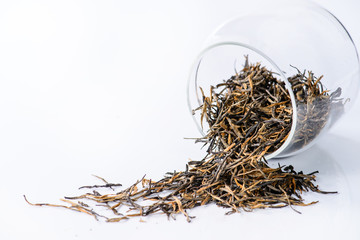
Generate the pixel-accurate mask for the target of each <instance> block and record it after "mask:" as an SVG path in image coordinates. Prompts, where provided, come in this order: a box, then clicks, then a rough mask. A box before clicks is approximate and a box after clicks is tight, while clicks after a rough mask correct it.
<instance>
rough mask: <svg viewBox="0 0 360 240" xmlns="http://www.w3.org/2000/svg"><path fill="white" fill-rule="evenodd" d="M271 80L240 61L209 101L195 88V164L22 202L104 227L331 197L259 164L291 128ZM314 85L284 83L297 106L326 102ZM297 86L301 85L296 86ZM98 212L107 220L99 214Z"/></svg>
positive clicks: (306, 180)
mask: <svg viewBox="0 0 360 240" xmlns="http://www.w3.org/2000/svg"><path fill="white" fill-rule="evenodd" d="M275 76H276V74H275V73H273V72H271V71H269V70H268V69H266V68H265V67H263V66H261V65H260V64H251V65H250V64H248V61H247V59H246V62H245V66H244V68H243V69H242V70H241V71H240V72H238V73H236V74H235V75H234V76H232V77H231V78H230V79H228V80H226V81H224V82H222V83H220V84H218V85H217V86H212V87H211V88H210V93H209V95H208V96H206V95H205V93H204V92H203V90H202V89H201V92H202V102H203V103H202V105H201V106H200V107H199V108H198V109H195V110H194V111H195V112H196V111H200V114H201V124H202V125H203V124H204V123H205V124H207V125H208V131H207V132H206V135H205V136H204V137H202V138H199V139H197V142H201V143H203V144H204V146H206V149H207V153H206V156H205V157H204V158H203V159H202V160H200V161H189V162H188V164H187V165H186V169H185V170H184V171H179V172H177V171H175V172H170V173H167V174H166V175H165V177H164V178H162V179H160V180H158V181H153V180H150V179H145V178H144V177H143V178H142V179H140V180H138V181H137V182H135V183H134V184H133V185H131V186H129V187H128V188H126V189H123V190H121V191H113V192H112V193H106V194H100V193H99V192H98V191H97V190H94V189H95V188H96V189H97V188H112V189H113V188H116V187H119V185H120V184H113V183H108V182H107V181H106V180H105V179H103V178H100V179H102V181H104V184H103V185H95V186H83V187H82V188H88V189H91V191H89V192H87V193H84V194H81V195H79V196H75V197H65V198H64V199H62V201H63V202H65V203H68V204H69V205H57V204H48V203H35V204H34V203H31V202H29V201H28V200H27V199H26V198H25V200H26V201H27V202H28V203H29V204H31V205H35V206H52V207H62V208H67V209H70V210H74V211H77V212H83V213H86V214H89V215H91V216H93V217H95V218H96V219H98V218H105V219H106V221H108V222H118V221H121V220H125V219H129V218H131V217H141V216H147V215H151V214H154V213H163V214H165V215H167V216H168V217H175V215H176V214H178V213H182V214H183V215H184V216H185V217H186V218H187V220H188V221H189V222H190V221H191V219H192V217H191V216H189V214H188V212H187V210H189V209H192V208H194V207H198V206H202V205H206V204H211V203H214V204H216V205H218V206H221V207H225V208H228V211H227V214H230V213H235V212H239V211H242V210H243V211H252V210H254V209H263V208H283V207H287V206H289V207H291V208H293V206H307V205H311V204H314V203H316V202H309V203H306V202H304V199H303V198H302V196H301V195H302V193H303V192H307V191H313V192H318V193H333V192H324V191H321V190H319V189H318V187H317V186H316V185H315V184H314V182H315V173H317V172H316V171H315V172H312V173H308V174H304V173H303V172H301V171H300V172H297V171H295V170H294V168H293V167H292V166H291V165H289V166H280V165H279V166H278V167H276V168H272V167H270V166H269V164H268V163H267V161H266V159H265V156H266V154H269V153H272V152H274V151H276V150H277V149H279V148H280V147H281V146H282V144H283V143H284V142H285V140H286V139H287V137H288V136H289V133H290V129H291V126H292V114H293V109H292V105H291V100H290V95H289V93H288V91H287V90H286V88H285V84H284V83H283V82H282V81H280V80H278V79H277V78H276V77H275ZM320 80H321V77H320V78H315V77H314V75H313V74H312V73H311V72H308V76H307V77H306V76H305V75H304V74H303V75H301V76H300V75H299V76H298V75H297V76H294V77H293V78H292V81H290V83H292V84H293V90H294V93H295V95H296V96H297V97H298V100H299V101H300V100H301V101H308V102H310V101H311V102H313V101H315V100H313V99H325V100H326V101H327V102H328V103H329V101H330V100H329V99H330V96H329V95H328V93H327V91H325V90H324V89H323V88H322V85H321V83H320ZM299 83H300V84H301V87H299V86H300V85H299V86H297V85H296V86H295V84H299ZM299 92H300V93H299ZM325 100H324V101H325ZM299 103H300V102H299ZM320 117H323V116H320ZM320 124H322V123H320ZM24 197H25V196H24ZM103 208H106V209H108V211H106V212H108V213H109V214H110V215H111V216H108V215H107V216H104V215H102V214H99V213H98V212H99V211H98V210H99V209H101V210H102V211H101V212H102V213H103V212H104V211H103V210H104V209H103ZM293 209H294V208H293ZM294 210H295V209H294ZM295 211H297V210H295Z"/></svg>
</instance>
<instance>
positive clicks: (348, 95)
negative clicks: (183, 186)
mask: <svg viewBox="0 0 360 240" xmlns="http://www.w3.org/2000/svg"><path fill="white" fill-rule="evenodd" d="M244 56H248V58H249V61H250V62H252V63H256V62H259V63H261V65H262V66H265V67H266V68H267V69H270V70H271V71H272V72H274V73H276V74H277V78H278V79H279V80H281V81H283V82H285V86H286V89H287V90H288V92H289V95H290V98H291V105H292V109H293V111H292V114H293V115H292V127H291V130H290V132H289V135H288V137H287V139H286V141H285V142H284V144H283V145H282V146H281V147H280V148H279V149H277V150H276V151H275V152H273V153H270V154H268V155H267V156H266V158H267V159H270V158H273V157H287V156H291V155H294V154H296V153H299V152H301V151H304V150H306V149H308V148H309V147H311V146H312V145H313V144H314V143H315V142H316V140H317V139H319V136H321V135H323V134H324V133H326V132H327V131H328V129H329V128H330V127H331V126H333V124H334V123H335V122H336V121H337V120H338V119H339V118H340V117H341V116H343V114H345V113H346V112H348V110H349V109H350V107H351V105H352V103H353V102H354V99H355V97H356V94H357V92H358V88H359V78H360V71H359V57H358V53H357V50H356V47H355V45H354V42H353V40H352V38H351V36H350V34H349V33H348V31H347V30H346V29H345V27H344V26H343V24H342V23H341V22H340V21H339V20H338V19H337V18H336V17H335V16H334V15H333V14H331V13H330V12H329V11H327V10H326V9H324V8H322V7H320V6H318V5H316V4H314V3H310V2H306V1H285V2H284V1H277V2H276V3H275V2H274V1H271V5H268V4H266V2H264V4H262V5H261V7H257V8H256V10H254V11H250V10H249V13H248V14H243V15H241V16H239V17H237V18H235V19H232V20H229V21H228V22H226V23H224V24H223V25H221V26H220V27H219V28H218V29H216V31H215V32H214V33H213V34H212V35H211V36H210V37H209V38H208V40H207V41H206V44H205V48H204V50H203V51H202V52H201V53H200V55H199V56H198V58H197V59H196V61H195V63H194V65H193V67H192V70H191V72H190V77H189V81H188V105H189V108H190V110H191V112H192V110H193V109H196V108H198V107H199V106H201V104H202V98H201V93H200V90H199V87H202V88H203V89H204V92H209V91H210V86H211V85H216V84H218V83H220V82H221V81H222V80H224V79H228V78H229V77H230V76H232V75H234V73H235V71H236V69H237V70H240V69H241V68H242V66H241V65H242V64H243V62H244ZM234 69H235V70H234ZM305 69H306V70H309V71H310V70H311V71H312V72H313V73H314V74H315V75H316V76H320V75H323V78H322V80H321V82H322V85H323V86H324V88H325V89H326V90H327V91H328V94H329V95H330V96H331V97H337V98H341V103H339V104H331V105H330V106H324V105H322V104H320V103H319V102H320V100H319V99H314V101H313V102H312V103H310V104H309V103H304V102H301V101H299V100H300V98H301V96H300V95H299V94H298V93H296V94H295V92H294V91H293V86H292V85H291V83H290V76H294V75H295V74H297V73H298V71H299V70H300V71H301V72H302V71H303V70H305ZM309 111H313V112H318V113H319V114H320V115H321V116H320V119H321V120H319V119H314V118H312V117H311V116H310V117H309V115H307V113H308V112H309ZM199 115H200V113H197V114H195V115H193V116H194V120H195V123H196V124H197V126H198V129H199V130H200V132H201V133H202V134H203V135H205V132H206V129H202V128H201V127H200V116H199ZM312 121H322V122H321V123H319V124H311V123H312Z"/></svg>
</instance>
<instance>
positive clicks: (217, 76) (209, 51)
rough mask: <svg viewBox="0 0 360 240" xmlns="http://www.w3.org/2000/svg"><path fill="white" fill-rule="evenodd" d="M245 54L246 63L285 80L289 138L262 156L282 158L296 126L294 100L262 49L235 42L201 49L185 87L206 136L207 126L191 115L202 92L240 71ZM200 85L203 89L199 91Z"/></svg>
mask: <svg viewBox="0 0 360 240" xmlns="http://www.w3.org/2000/svg"><path fill="white" fill-rule="evenodd" d="M245 56H247V57H248V59H249V62H251V63H260V64H261V66H264V67H266V68H267V69H268V70H270V71H271V72H272V73H273V74H274V75H276V78H277V79H278V80H280V81H282V82H284V83H285V89H286V90H287V92H288V94H289V96H290V101H291V106H292V123H291V129H290V131H289V133H288V137H287V138H286V140H285V141H284V143H283V144H282V145H281V146H280V147H279V148H278V149H276V150H275V151H274V152H271V153H268V154H266V155H265V158H266V159H271V158H275V157H283V156H282V154H281V153H282V152H283V151H284V150H285V149H286V148H287V147H288V145H289V144H290V142H291V140H292V138H293V136H294V133H295V129H296V123H297V106H296V99H295V96H294V93H293V91H292V88H291V84H290V83H289V81H288V80H287V78H286V77H285V75H284V72H282V71H281V69H280V68H279V67H278V66H277V65H276V63H275V62H274V61H273V60H272V59H271V58H270V57H268V56H267V55H266V54H265V53H263V52H262V51H260V50H258V49H256V48H254V47H252V46H249V45H247V44H243V43H238V42H221V43H216V44H213V45H211V46H209V47H208V48H206V49H204V50H203V51H202V52H201V53H200V55H199V56H198V58H197V59H196V61H195V62H194V64H193V66H192V69H191V71H190V76H189V80H188V86H187V100H188V107H189V110H190V112H191V114H192V116H193V119H194V122H195V124H196V126H197V128H198V129H199V131H200V133H201V134H202V135H203V136H205V135H206V134H205V132H206V129H204V128H203V127H202V126H201V123H200V122H201V119H200V117H199V116H196V115H194V114H193V110H194V109H197V108H199V107H200V106H201V105H202V93H201V91H203V92H205V93H208V92H209V91H211V90H210V86H211V85H213V86H215V85H217V84H219V83H221V81H222V80H225V79H228V78H229V77H231V76H233V75H234V74H235V73H237V71H240V70H241V63H242V62H244V60H245ZM200 88H201V89H202V90H200Z"/></svg>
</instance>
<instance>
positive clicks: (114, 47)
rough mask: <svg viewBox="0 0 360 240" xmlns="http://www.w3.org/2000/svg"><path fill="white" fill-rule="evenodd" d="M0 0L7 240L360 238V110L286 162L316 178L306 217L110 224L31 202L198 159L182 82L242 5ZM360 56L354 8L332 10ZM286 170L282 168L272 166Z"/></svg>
mask: <svg viewBox="0 0 360 240" xmlns="http://www.w3.org/2000/svg"><path fill="white" fill-rule="evenodd" d="M129 2H130V1H70V0H69V1H56V2H55V1H45V0H44V1H38V0H34V1H18V0H16V1H15V0H13V1H1V2H0V114H1V115H0V164H1V168H0V169H1V172H0V182H1V184H0V209H1V210H0V239H25V238H26V239H129V238H131V239H140V238H141V239H164V238H169V239H196V238H198V239H205V237H208V239H219V238H224V239H225V238H229V239H230V238H236V239H240V238H241V239H246V238H247V237H249V238H250V237H251V238H252V239H265V238H266V239H340V238H341V239H360V230H359V229H360V228H359V225H360V219H359V213H360V206H359V199H360V193H359V183H360V174H359V171H360V170H359V169H360V159H359V154H358V149H359V147H360V140H359V134H360V127H359V125H358V122H359V117H360V101H359V99H358V100H357V104H356V105H355V106H354V108H353V109H352V112H351V113H350V114H348V115H347V116H345V118H343V119H342V121H341V122H340V123H339V124H338V125H337V126H336V127H335V128H334V129H332V131H331V133H330V134H328V135H327V136H326V137H325V138H324V139H323V140H322V141H321V142H319V143H318V144H317V145H316V146H315V147H313V148H312V149H310V150H309V151H307V152H305V153H303V154H301V155H298V156H296V157H293V158H289V159H286V160H282V163H284V164H289V163H291V164H293V165H294V166H295V167H296V170H304V172H310V171H314V170H319V171H320V174H318V183H319V185H320V186H321V188H322V189H325V190H337V191H339V194H337V195H330V196H329V195H320V194H315V193H310V194H306V195H305V197H306V200H307V201H311V200H320V202H319V203H318V204H316V205H314V206H310V207H302V208H301V207H298V208H297V209H298V210H300V211H301V212H302V214H301V215H300V214H297V213H295V212H294V211H292V210H291V209H290V208H285V209H280V210H259V211H254V212H253V213H240V214H233V215H231V216H224V213H225V211H226V210H224V209H222V208H218V207H216V206H205V207H201V208H196V209H193V210H191V211H189V212H190V214H191V215H195V216H196V218H195V219H194V220H193V222H192V223H191V224H188V223H187V222H186V220H185V218H184V217H183V216H181V215H179V216H178V217H177V220H176V221H172V220H171V221H168V220H167V218H166V217H165V216H155V217H148V218H142V219H143V220H145V221H146V223H141V222H139V219H132V220H130V221H127V222H122V223H114V224H107V223H105V222H96V221H94V220H93V219H92V218H91V217H88V216H85V215H83V214H79V213H75V212H71V211H67V210H63V209H53V208H36V207H30V206H28V205H27V204H26V203H25V202H24V200H23V198H22V195H23V194H26V195H27V196H28V198H29V200H31V201H33V202H58V199H59V198H61V197H63V196H65V195H73V194H77V193H78V191H77V187H79V186H82V185H89V184H96V183H99V182H98V181H97V179H95V178H94V177H92V176H91V174H96V175H99V176H102V177H104V178H106V179H107V180H109V181H111V182H121V183H123V184H124V185H125V186H126V185H129V184H131V183H133V182H134V181H135V180H136V179H138V178H141V177H142V176H143V174H145V173H146V174H147V176H148V177H149V178H152V179H159V178H161V177H162V176H163V174H164V173H165V172H166V171H172V170H175V169H176V170H181V169H184V166H185V163H186V161H187V159H188V158H192V159H199V158H201V157H202V155H203V153H202V152H201V151H200V150H199V149H200V146H199V145H195V144H194V143H193V142H192V141H191V140H184V139H183V137H194V136H198V132H197V129H196V127H195V125H194V124H193V122H192V119H191V117H190V114H189V112H188V109H187V105H186V95H185V88H186V81H187V77H188V72H189V68H190V65H191V63H192V61H193V60H194V58H195V56H196V54H197V53H198V52H199V51H200V49H201V46H202V43H203V41H204V40H205V38H206V37H207V36H208V35H209V34H210V33H211V32H212V31H213V29H214V28H215V27H216V26H218V25H219V24H221V23H222V22H223V21H224V20H226V19H228V18H231V17H234V16H236V14H237V13H239V12H241V9H243V8H245V7H246V6H247V5H246V4H248V3H247V2H246V1H239V0H238V1H235V0H233V1H231V0H226V1H205V0H204V1H179V2H177V3H175V2H171V3H170V1H145V0H142V1H136V2H135V1H133V2H134V3H132V4H131V5H129ZM318 2H319V3H321V4H322V5H323V6H325V7H327V8H328V9H329V10H330V11H332V12H333V13H334V14H335V15H336V16H337V17H338V18H339V19H340V20H341V21H342V22H343V23H344V25H345V26H346V27H347V28H348V30H349V31H350V33H351V34H352V36H353V38H354V41H355V43H356V44H357V46H358V48H360V31H359V30H360V29H359V26H360V25H359V22H360V16H359V14H358V11H359V10H360V4H359V2H358V1H356V0H353V1H341V2H340V1H335V0H332V1H325V0H321V1H320V0H319V1H318ZM272 164H277V162H272Z"/></svg>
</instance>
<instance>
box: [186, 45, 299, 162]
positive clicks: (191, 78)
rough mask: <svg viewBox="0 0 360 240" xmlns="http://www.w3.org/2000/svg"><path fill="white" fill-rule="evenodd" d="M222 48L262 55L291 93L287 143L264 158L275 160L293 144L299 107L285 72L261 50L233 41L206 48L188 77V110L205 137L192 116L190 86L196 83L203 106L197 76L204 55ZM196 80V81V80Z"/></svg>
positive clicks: (202, 132) (200, 129)
mask: <svg viewBox="0 0 360 240" xmlns="http://www.w3.org/2000/svg"><path fill="white" fill-rule="evenodd" d="M222 46H239V47H243V48H247V49H249V50H250V51H252V52H254V53H256V54H258V55H260V56H261V57H263V58H264V59H265V60H266V61H268V62H269V63H270V64H271V66H267V67H273V68H274V69H275V70H276V72H277V73H278V74H279V78H280V80H281V81H283V82H284V83H285V88H286V90H287V91H288V92H289V95H290V101H291V106H292V124H291V129H290V132H289V135H288V137H287V138H286V140H285V142H284V143H283V144H282V145H281V147H280V148H278V149H277V150H276V151H274V152H272V153H269V154H266V155H265V156H264V157H265V158H266V159H267V160H269V159H271V158H275V157H277V156H279V155H280V154H281V153H282V152H283V151H284V150H285V149H286V148H287V147H288V146H289V145H290V143H291V140H292V139H293V136H294V135H295V129H296V124H297V106H296V99H295V95H294V93H293V91H292V88H291V84H290V82H289V81H288V80H287V78H286V77H285V75H284V72H283V71H282V70H281V69H280V68H279V67H278V65H277V64H276V63H275V62H274V61H273V60H272V59H271V58H270V57H269V56H268V55H266V54H265V53H264V52H262V51H260V50H259V49H256V48H254V47H252V46H250V45H248V44H245V43H240V42H233V41H224V42H218V43H214V44H212V45H210V46H208V47H206V48H205V49H203V50H202V51H201V52H200V54H199V55H198V57H197V58H196V60H195V61H194V63H193V64H192V66H191V70H190V75H189V77H188V82H187V104H188V108H189V111H190V114H191V116H192V118H193V120H194V122H195V124H196V126H197V128H198V130H199V132H200V133H201V134H202V135H203V136H205V133H204V131H203V129H202V128H201V126H200V124H199V122H198V121H197V120H196V118H195V116H194V115H193V114H192V112H193V109H192V107H193V106H191V100H190V97H191V96H190V88H191V87H194V86H190V85H191V84H192V82H193V81H194V83H195V89H196V91H195V92H196V95H197V96H196V98H197V100H198V103H199V105H200V104H201V102H200V98H199V96H198V89H199V88H198V85H197V75H198V71H199V67H200V65H201V61H202V59H203V57H204V55H205V54H206V53H207V52H209V51H211V50H212V49H214V48H218V47H222ZM194 73H195V76H193V74H194ZM194 78H195V79H194Z"/></svg>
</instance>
